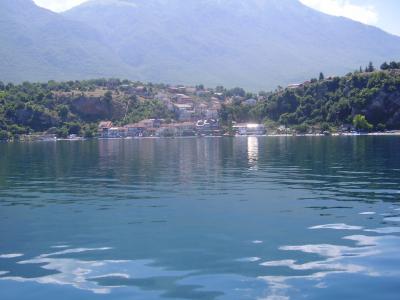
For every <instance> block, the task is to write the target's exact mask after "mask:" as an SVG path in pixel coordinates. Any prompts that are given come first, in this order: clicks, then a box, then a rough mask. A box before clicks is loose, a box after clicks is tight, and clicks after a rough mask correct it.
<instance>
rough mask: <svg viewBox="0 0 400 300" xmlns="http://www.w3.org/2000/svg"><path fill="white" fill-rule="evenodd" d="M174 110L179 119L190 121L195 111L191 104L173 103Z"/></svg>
mask: <svg viewBox="0 0 400 300" xmlns="http://www.w3.org/2000/svg"><path fill="white" fill-rule="evenodd" d="M174 111H175V113H176V114H177V117H178V120H179V121H191V120H192V118H193V116H194V114H195V112H194V110H193V103H192V104H174Z"/></svg>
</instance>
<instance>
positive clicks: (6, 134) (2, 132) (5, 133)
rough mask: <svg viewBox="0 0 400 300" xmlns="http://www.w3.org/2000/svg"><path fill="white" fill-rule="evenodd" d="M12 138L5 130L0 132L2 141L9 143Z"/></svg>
mask: <svg viewBox="0 0 400 300" xmlns="http://www.w3.org/2000/svg"><path fill="white" fill-rule="evenodd" d="M9 138H10V134H9V133H8V132H7V131H5V130H0V141H7V140H8V139H9Z"/></svg>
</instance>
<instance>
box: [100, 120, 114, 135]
mask: <svg viewBox="0 0 400 300" xmlns="http://www.w3.org/2000/svg"><path fill="white" fill-rule="evenodd" d="M111 127H113V123H112V122H111V121H102V122H100V124H99V126H98V133H99V136H100V137H102V138H105V137H107V136H108V131H109V130H110V128H111Z"/></svg>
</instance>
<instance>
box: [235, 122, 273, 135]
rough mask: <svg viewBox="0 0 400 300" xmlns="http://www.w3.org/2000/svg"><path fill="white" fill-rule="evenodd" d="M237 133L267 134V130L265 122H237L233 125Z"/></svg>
mask: <svg viewBox="0 0 400 300" xmlns="http://www.w3.org/2000/svg"><path fill="white" fill-rule="evenodd" d="M233 130H234V131H235V133H236V135H265V134H266V133H267V130H266V129H265V126H264V125H263V124H252V123H249V124H236V125H234V126H233Z"/></svg>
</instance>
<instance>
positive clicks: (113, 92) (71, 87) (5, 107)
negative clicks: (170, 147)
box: [0, 79, 173, 139]
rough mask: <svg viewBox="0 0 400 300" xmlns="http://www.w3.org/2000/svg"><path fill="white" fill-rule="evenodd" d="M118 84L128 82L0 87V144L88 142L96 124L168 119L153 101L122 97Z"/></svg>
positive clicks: (27, 84) (162, 109) (62, 83)
mask: <svg viewBox="0 0 400 300" xmlns="http://www.w3.org/2000/svg"><path fill="white" fill-rule="evenodd" d="M124 83H128V81H120V80H118V79H110V80H105V79H99V80H87V81H68V82H55V81H49V82H48V83H29V82H24V83H22V84H20V85H14V84H11V83H9V84H4V83H2V82H0V139H8V138H11V137H14V138H15V137H18V136H20V135H25V134H31V133H35V132H47V133H51V134H57V136H59V137H66V136H67V135H69V134H80V135H83V136H86V137H91V136H94V135H95V134H96V133H97V125H98V122H99V121H101V120H112V121H114V122H116V123H117V124H126V123H129V122H137V121H139V120H142V119H145V118H150V117H163V118H172V117H173V116H171V113H170V112H169V111H168V110H167V109H166V107H165V106H164V105H162V104H161V103H160V102H159V101H156V100H148V101H139V99H138V97H136V96H135V95H133V96H132V95H127V94H125V93H123V92H122V89H123V86H124ZM151 86H152V85H151V84H150V85H149V88H150V89H151Z"/></svg>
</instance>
